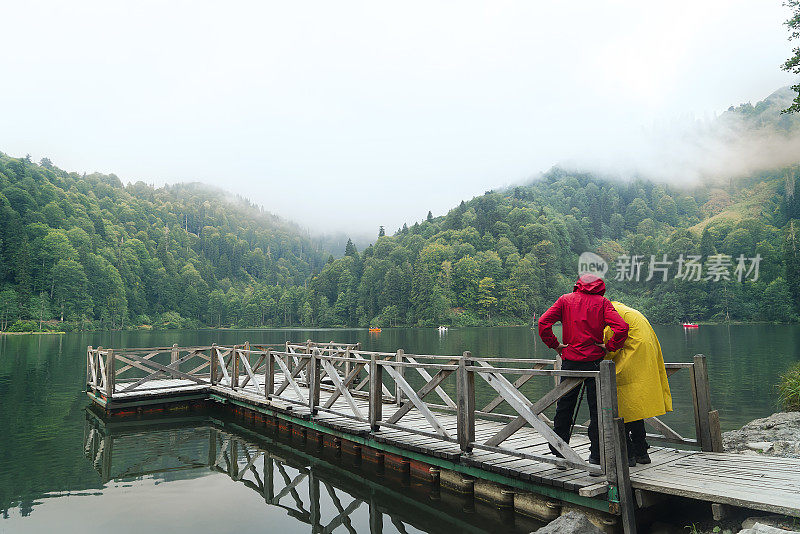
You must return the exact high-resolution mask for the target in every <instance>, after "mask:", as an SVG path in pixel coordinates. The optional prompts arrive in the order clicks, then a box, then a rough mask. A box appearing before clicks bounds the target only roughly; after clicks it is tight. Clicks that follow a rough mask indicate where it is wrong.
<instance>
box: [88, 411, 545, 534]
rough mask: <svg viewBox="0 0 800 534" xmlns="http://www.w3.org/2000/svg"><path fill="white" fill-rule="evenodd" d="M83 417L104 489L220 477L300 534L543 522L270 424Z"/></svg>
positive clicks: (531, 526) (518, 526) (511, 528)
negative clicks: (279, 512) (277, 511)
mask: <svg viewBox="0 0 800 534" xmlns="http://www.w3.org/2000/svg"><path fill="white" fill-rule="evenodd" d="M86 413H87V415H86V419H87V422H86V427H85V433H84V436H85V442H84V454H85V456H86V457H87V459H88V460H89V461H90V462H91V464H92V465H93V467H94V469H95V470H96V471H97V472H98V473H99V474H100V476H101V479H102V481H103V482H104V483H106V482H108V481H110V480H112V479H113V480H117V481H119V480H132V479H133V480H135V479H140V478H142V477H151V478H156V479H158V480H160V481H163V482H169V481H172V480H179V479H188V478H197V477H203V476H206V475H209V474H211V473H212V472H215V473H222V474H225V475H227V476H228V477H230V479H231V481H232V482H235V483H240V484H243V485H244V486H246V487H247V488H249V489H251V490H252V491H254V492H257V493H258V494H259V495H260V496H263V499H264V502H265V505H266V506H270V507H277V508H281V509H283V510H284V511H285V512H286V514H287V515H288V516H290V517H292V518H294V519H295V520H296V521H297V522H298V525H297V526H298V531H302V532H305V531H309V530H310V531H311V532H332V531H333V530H335V529H337V528H339V527H341V528H342V530H343V531H349V532H351V533H355V532H367V531H368V532H371V533H376V532H383V531H384V527H386V528H387V529H388V530H391V531H396V532H400V533H405V532H409V531H414V530H421V531H423V532H454V531H455V532H475V533H478V532H493V531H496V530H497V529H498V528H502V529H503V531H506V532H517V531H519V532H530V531H531V530H535V529H536V528H538V526H540V525H539V524H538V523H536V522H535V521H533V520H531V519H529V518H526V517H524V516H515V514H514V513H513V512H511V511H505V512H503V511H500V510H498V509H497V508H494V507H491V506H487V505H483V504H482V503H480V502H478V503H476V502H474V501H472V499H467V498H466V497H463V496H460V495H456V494H451V493H448V492H447V491H445V490H441V491H440V490H439V489H438V488H437V487H435V486H433V485H431V484H430V483H428V482H427V481H420V480H417V479H415V478H411V477H408V476H405V477H404V476H403V475H402V474H400V473H399V472H395V471H393V470H390V469H386V470H385V471H384V470H383V469H381V468H379V467H378V466H376V465H375V464H373V463H371V462H367V461H364V462H362V461H360V459H359V457H358V456H355V455H351V454H347V453H346V452H342V450H341V449H338V450H337V449H336V448H331V447H325V446H320V445H319V444H318V442H317V441H316V440H313V443H311V442H306V441H305V440H303V439H302V438H300V437H298V436H296V435H292V434H287V433H286V432H281V431H279V430H269V427H267V428H259V429H258V431H257V432H256V431H254V430H250V429H248V428H246V427H244V426H240V425H239V424H237V423H235V422H233V421H223V420H219V419H216V418H215V417H212V416H206V415H201V416H192V417H170V418H161V419H151V420H130V421H125V420H121V421H106V420H104V419H103V418H101V417H100V416H98V415H96V414H95V413H94V412H93V411H92V410H91V409H87V411H86ZM175 504H176V506H180V503H179V502H178V503H175ZM357 511H358V513H356V512H357ZM359 522H364V524H363V525H361V524H359ZM304 525H308V526H304ZM309 527H310V528H309Z"/></svg>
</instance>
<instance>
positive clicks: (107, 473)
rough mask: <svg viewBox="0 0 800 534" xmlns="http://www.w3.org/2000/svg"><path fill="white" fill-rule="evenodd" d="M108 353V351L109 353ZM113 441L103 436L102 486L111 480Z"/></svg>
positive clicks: (109, 437)
mask: <svg viewBox="0 0 800 534" xmlns="http://www.w3.org/2000/svg"><path fill="white" fill-rule="evenodd" d="M109 353H110V351H109ZM113 449H114V441H113V438H112V437H111V436H103V459H102V460H101V461H102V463H101V464H100V477H101V478H102V480H103V484H105V483H106V482H108V481H109V480H111V462H112V461H113V457H112V454H113Z"/></svg>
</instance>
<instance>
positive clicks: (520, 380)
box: [481, 364, 545, 413]
mask: <svg viewBox="0 0 800 534" xmlns="http://www.w3.org/2000/svg"><path fill="white" fill-rule="evenodd" d="M533 368H534V369H544V368H545V365H544V364H539V365H534V366H533ZM531 378H533V375H521V376H519V377H518V378H517V379H516V380H515V381H514V387H515V388H516V389H519V388H520V387H521V386H522V385H523V384H524V383H525V382H527V381H528V380H530V379H531ZM502 403H503V397H502V396H500V395H498V396H496V397H495V398H494V399H492V401H491V402H489V404H487V405H486V406H484V407H483V409H482V410H481V411H482V412H487V413H488V412H491V411H492V410H494V409H495V408H497V407H498V406H500V405H501V404H502Z"/></svg>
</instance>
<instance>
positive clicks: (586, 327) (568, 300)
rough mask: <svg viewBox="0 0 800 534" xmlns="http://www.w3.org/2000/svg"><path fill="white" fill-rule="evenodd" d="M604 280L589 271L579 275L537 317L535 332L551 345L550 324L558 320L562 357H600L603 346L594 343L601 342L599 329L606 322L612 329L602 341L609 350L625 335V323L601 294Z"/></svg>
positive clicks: (584, 359)
mask: <svg viewBox="0 0 800 534" xmlns="http://www.w3.org/2000/svg"><path fill="white" fill-rule="evenodd" d="M605 292H606V284H605V282H603V279H602V278H600V277H597V276H595V275H592V274H584V275H582V276H581V277H580V278H579V279H578V281H577V282H575V288H574V289H573V291H572V293H568V294H566V295H562V296H560V297H558V300H557V301H556V302H555V304H553V305H552V306H550V309H549V310H547V311H546V312H544V313H543V314H542V316H541V317H540V318H539V336H540V337H541V338H542V341H544V343H545V345H547V346H548V347H550V348H551V349H555V348H556V347H558V339H557V338H556V336H555V335H554V334H553V325H554V324H555V323H557V322H558V321H561V325H562V326H563V335H562V336H561V337H562V339H563V343H564V344H565V345H567V347H566V348H565V349H564V351H563V352H562V353H561V357H562V358H563V359H565V360H573V361H579V362H589V361H595V360H601V359H603V357H604V356H605V352H603V349H601V348H600V347H598V346H597V345H596V344H595V343H602V342H603V329H604V328H605V327H606V326H608V327H610V328H611V330H612V331H613V332H614V335H613V336H612V338H611V339H610V340H609V341H608V343H606V347H607V348H608V350H609V351H612V352H613V351H615V350H618V349H619V348H620V347H622V344H623V343H624V342H625V339H626V338H627V337H628V324H627V323H626V322H625V321H623V320H622V317H620V315H619V314H618V313H617V311H616V310H615V309H614V306H612V305H611V302H610V301H609V300H608V299H607V298H605V297H604V296H603V294H604V293H605Z"/></svg>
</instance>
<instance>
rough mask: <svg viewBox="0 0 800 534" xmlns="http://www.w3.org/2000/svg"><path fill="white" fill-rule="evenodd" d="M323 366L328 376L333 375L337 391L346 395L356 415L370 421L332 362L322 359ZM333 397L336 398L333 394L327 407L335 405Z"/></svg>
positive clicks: (326, 404)
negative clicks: (332, 400)
mask: <svg viewBox="0 0 800 534" xmlns="http://www.w3.org/2000/svg"><path fill="white" fill-rule="evenodd" d="M322 366H323V367H324V368H325V369H326V371H327V373H328V376H329V377H331V380H332V381H333V385H334V386H335V387H336V390H337V392H338V393H340V394H341V396H342V397H344V399H345V401H346V402H347V405H348V406H349V407H350V409H351V410H352V411H353V415H355V416H356V417H358V418H359V419H361V420H363V421H368V419H367V418H366V417H364V414H363V413H362V412H361V410H360V409H359V407H358V404H356V401H355V400H354V399H353V396H352V395H350V392H349V391H348V390H347V386H346V385H345V384H344V383H343V382H342V380H341V378H339V373H338V372H336V370H335V369H333V368H332V366H331V363H330V362H328V361H325V360H322ZM332 398H334V397H333V395H331V396H330V398H329V399H328V402H326V403H325V405H324V407H325V408H330V407H331V406H332V405H333V403H332V402H331V399H332Z"/></svg>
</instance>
